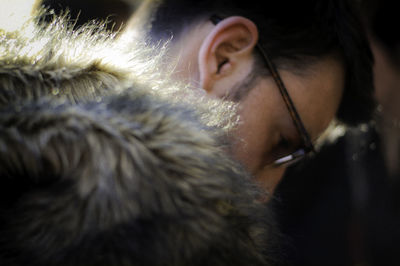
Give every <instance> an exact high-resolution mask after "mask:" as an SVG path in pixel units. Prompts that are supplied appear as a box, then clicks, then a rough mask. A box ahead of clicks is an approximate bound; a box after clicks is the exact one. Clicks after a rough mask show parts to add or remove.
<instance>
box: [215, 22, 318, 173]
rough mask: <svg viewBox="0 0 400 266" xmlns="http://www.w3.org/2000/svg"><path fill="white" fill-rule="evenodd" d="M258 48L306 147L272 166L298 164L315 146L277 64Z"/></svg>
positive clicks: (281, 158)
mask: <svg viewBox="0 0 400 266" xmlns="http://www.w3.org/2000/svg"><path fill="white" fill-rule="evenodd" d="M222 20H223V18H221V17H219V16H217V15H212V16H211V17H210V21H211V22H212V23H213V24H214V25H217V24H218V23H219V22H221V21H222ZM256 48H257V49H258V51H259V52H260V54H261V56H262V58H263V59H264V61H265V63H266V65H267V68H268V70H269V71H270V73H271V76H272V78H273V79H274V82H275V84H276V86H277V87H278V89H279V92H280V94H281V96H282V98H283V101H284V102H285V105H286V108H287V109H288V111H289V114H290V117H291V118H292V121H293V123H294V125H295V127H296V130H297V132H298V133H299V135H300V136H301V138H302V141H303V144H304V147H303V148H300V149H297V150H296V151H294V152H293V153H291V154H288V155H285V156H283V157H280V158H278V159H276V160H274V161H273V162H272V163H271V165H273V166H275V167H278V166H282V165H283V164H292V163H295V162H298V161H299V160H301V159H303V158H305V156H306V155H307V154H309V153H314V152H315V148H314V145H313V143H312V141H311V138H310V135H309V134H308V132H307V130H306V129H305V126H304V124H303V122H302V120H301V118H300V115H299V113H298V112H297V110H296V108H295V106H294V103H293V101H292V99H291V98H290V96H289V93H288V91H287V89H286V86H285V84H284V83H283V81H282V78H281V76H280V75H279V72H278V70H277V68H276V66H275V64H274V63H273V62H272V60H271V59H270V57H269V56H268V53H267V52H266V50H265V49H264V48H263V47H262V46H261V45H260V43H259V42H257V43H256Z"/></svg>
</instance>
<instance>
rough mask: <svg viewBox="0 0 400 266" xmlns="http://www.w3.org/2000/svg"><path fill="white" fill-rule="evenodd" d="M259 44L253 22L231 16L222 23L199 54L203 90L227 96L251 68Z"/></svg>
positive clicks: (212, 32)
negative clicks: (237, 81) (255, 49)
mask: <svg viewBox="0 0 400 266" xmlns="http://www.w3.org/2000/svg"><path fill="white" fill-rule="evenodd" d="M257 41H258V30H257V26H256V25H255V24H254V23H253V22H252V21H251V20H249V19H246V18H244V17H239V16H232V17H228V18H226V19H224V20H222V21H221V22H219V23H218V24H217V25H216V26H215V28H214V29H213V30H212V31H211V32H210V33H209V34H208V35H207V36H206V38H205V40H204V41H203V43H202V45H201V47H200V50H199V58H198V62H199V72H200V83H201V86H202V88H203V89H204V90H206V91H207V92H208V93H211V94H214V95H216V96H219V97H222V96H224V95H227V93H229V92H228V91H226V90H229V89H230V88H231V87H233V86H232V85H233V84H234V81H235V80H236V79H238V78H240V76H243V71H244V69H246V67H251V64H252V51H253V49H254V47H255V46H256V44H257ZM243 78H244V77H243ZM231 83H232V84H231Z"/></svg>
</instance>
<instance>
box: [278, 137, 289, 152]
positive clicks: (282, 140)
mask: <svg viewBox="0 0 400 266" xmlns="http://www.w3.org/2000/svg"><path fill="white" fill-rule="evenodd" d="M277 147H279V148H283V149H288V148H290V147H291V143H290V141H289V140H288V139H287V138H285V137H284V136H282V135H281V136H280V139H279V142H278V145H277Z"/></svg>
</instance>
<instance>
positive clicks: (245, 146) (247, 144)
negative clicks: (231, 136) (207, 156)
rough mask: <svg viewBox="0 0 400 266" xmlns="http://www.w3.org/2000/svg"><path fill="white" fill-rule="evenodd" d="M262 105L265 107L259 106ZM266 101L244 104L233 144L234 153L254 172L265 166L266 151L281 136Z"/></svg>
mask: <svg viewBox="0 0 400 266" xmlns="http://www.w3.org/2000/svg"><path fill="white" fill-rule="evenodd" d="M257 106H261V107H264V108H257ZM265 106H266V105H265V103H255V102H253V101H252V102H251V104H250V103H249V104H247V103H245V105H243V107H242V109H241V112H240V117H241V123H240V125H239V126H238V128H237V131H236V132H235V135H236V138H235V143H234V145H233V155H234V157H235V158H236V159H238V160H239V161H241V162H242V163H243V164H244V165H245V166H246V167H247V169H248V170H249V171H250V172H251V173H252V174H256V172H257V171H258V170H259V169H260V168H262V167H263V162H264V161H265V152H266V151H267V150H269V148H270V146H271V144H272V143H275V142H276V140H277V139H278V138H279V134H278V131H277V130H274V128H275V127H274V125H273V124H272V121H273V120H272V119H271V114H272V113H273V112H271V111H270V110H268V108H267V107H265Z"/></svg>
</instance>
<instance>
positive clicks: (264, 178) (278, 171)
mask: <svg viewBox="0 0 400 266" xmlns="http://www.w3.org/2000/svg"><path fill="white" fill-rule="evenodd" d="M285 170H286V168H284V167H277V168H268V169H264V170H262V171H260V172H258V173H257V174H256V179H255V180H256V182H257V184H258V185H259V186H260V187H261V188H262V189H263V190H264V191H266V192H267V193H268V196H271V195H272V194H273V193H274V191H275V188H276V187H277V185H278V184H279V182H280V181H281V179H282V177H283V175H284V173H285ZM268 199H269V197H267V198H266V199H265V201H268Z"/></svg>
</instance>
